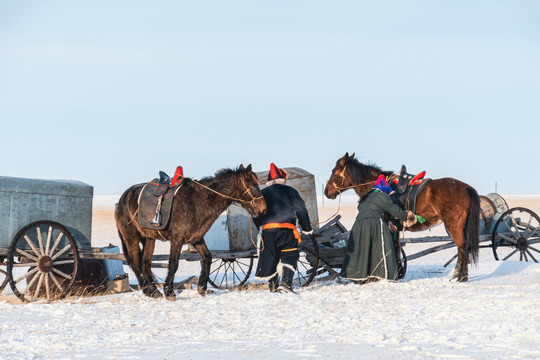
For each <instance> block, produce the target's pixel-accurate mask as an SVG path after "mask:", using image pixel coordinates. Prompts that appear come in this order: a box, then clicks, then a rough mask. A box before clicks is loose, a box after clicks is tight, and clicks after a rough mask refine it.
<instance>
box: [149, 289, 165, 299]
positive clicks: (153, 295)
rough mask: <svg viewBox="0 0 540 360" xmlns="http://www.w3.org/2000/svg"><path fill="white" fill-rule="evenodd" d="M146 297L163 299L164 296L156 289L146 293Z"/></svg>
mask: <svg viewBox="0 0 540 360" xmlns="http://www.w3.org/2000/svg"><path fill="white" fill-rule="evenodd" d="M144 295H146V296H148V297H151V298H154V299H159V298H162V297H163V295H162V294H161V293H160V292H159V290H158V289H155V290H153V291H144Z"/></svg>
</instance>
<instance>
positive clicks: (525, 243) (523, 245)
mask: <svg viewBox="0 0 540 360" xmlns="http://www.w3.org/2000/svg"><path fill="white" fill-rule="evenodd" d="M528 247H529V240H527V239H525V238H524V237H523V236H522V237H520V238H519V239H518V241H517V244H516V248H518V249H519V251H525V250H527V248H528Z"/></svg>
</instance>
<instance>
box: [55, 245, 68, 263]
mask: <svg viewBox="0 0 540 360" xmlns="http://www.w3.org/2000/svg"><path fill="white" fill-rule="evenodd" d="M69 249H71V244H67V245H66V247H64V248H63V249H62V250H60V251H59V252H57V253H56V254H55V255H54V256H53V257H51V259H52V260H53V261H54V260H56V259H58V257H59V256H60V255H62V254H63V253H65V252H66V251H68V250H69ZM51 255H52V254H51Z"/></svg>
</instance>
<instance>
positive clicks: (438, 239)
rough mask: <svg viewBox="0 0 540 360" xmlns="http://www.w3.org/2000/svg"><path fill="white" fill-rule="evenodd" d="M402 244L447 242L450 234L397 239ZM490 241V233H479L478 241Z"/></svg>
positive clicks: (449, 239)
mask: <svg viewBox="0 0 540 360" xmlns="http://www.w3.org/2000/svg"><path fill="white" fill-rule="evenodd" d="M399 241H400V242H401V243H402V244H415V243H428V242H447V241H452V237H450V236H425V237H418V238H402V239H400V240H399ZM483 241H491V235H480V242H483Z"/></svg>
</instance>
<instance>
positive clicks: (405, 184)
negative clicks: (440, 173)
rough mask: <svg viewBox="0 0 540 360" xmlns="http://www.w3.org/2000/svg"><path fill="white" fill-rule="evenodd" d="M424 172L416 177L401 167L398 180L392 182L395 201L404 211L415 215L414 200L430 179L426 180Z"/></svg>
mask: <svg viewBox="0 0 540 360" xmlns="http://www.w3.org/2000/svg"><path fill="white" fill-rule="evenodd" d="M425 175H426V172H425V171H422V172H421V173H419V174H417V175H413V174H409V173H408V172H407V168H406V167H405V165H401V171H400V173H399V179H397V180H394V181H393V183H392V185H393V186H392V187H393V188H394V189H395V190H396V193H398V194H399V195H397V197H396V198H397V201H398V202H399V204H401V206H402V207H403V208H404V209H405V210H411V211H412V212H413V213H416V198H417V197H418V194H420V193H421V192H422V190H424V187H425V186H426V184H427V183H428V182H429V181H430V180H431V179H429V178H428V179H426V178H424V176H425Z"/></svg>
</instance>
